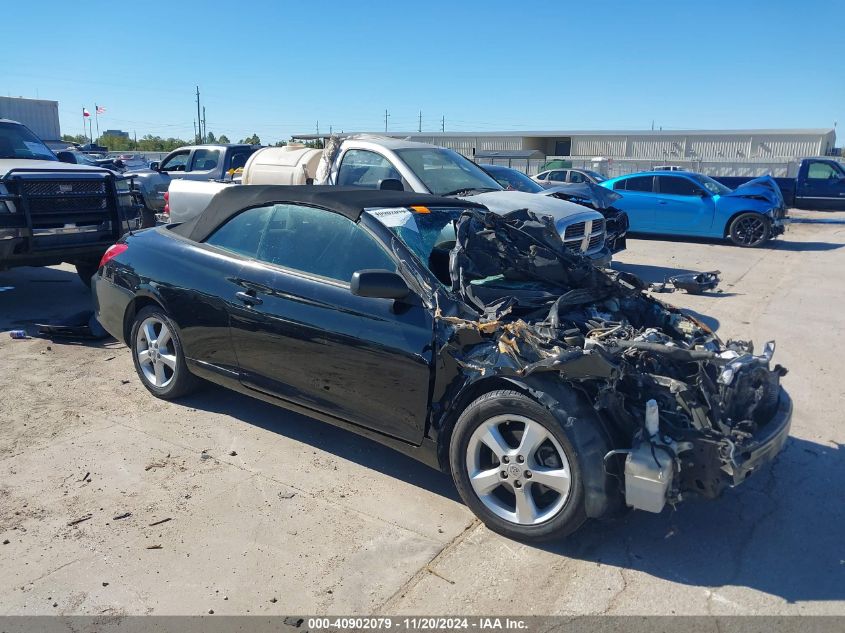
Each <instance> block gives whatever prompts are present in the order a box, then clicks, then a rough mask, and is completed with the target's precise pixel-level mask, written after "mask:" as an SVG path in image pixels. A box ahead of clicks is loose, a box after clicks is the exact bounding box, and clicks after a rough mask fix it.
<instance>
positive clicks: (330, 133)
mask: <svg viewBox="0 0 845 633" xmlns="http://www.w3.org/2000/svg"><path fill="white" fill-rule="evenodd" d="M833 127H836V126H835V125H834V126H833ZM331 135H332V126H331V125H330V126H329V136H331Z"/></svg>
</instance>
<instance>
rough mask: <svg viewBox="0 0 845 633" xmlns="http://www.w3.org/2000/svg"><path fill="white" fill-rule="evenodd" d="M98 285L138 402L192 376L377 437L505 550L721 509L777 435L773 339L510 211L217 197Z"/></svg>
mask: <svg viewBox="0 0 845 633" xmlns="http://www.w3.org/2000/svg"><path fill="white" fill-rule="evenodd" d="M93 282H94V283H93V286H94V291H95V299H96V308H97V317H98V318H99V320H100V322H101V323H102V324H103V325H104V326H105V328H106V329H107V330H108V331H109V332H111V333H112V334H113V335H114V336H116V337H117V338H119V339H122V340H124V341H126V343H127V345H128V346H129V347H130V349H131V352H132V356H133V359H134V362H135V367H136V369H137V371H138V375H139V377H140V379H141V381H142V382H143V384H144V386H145V387H146V388H147V389H149V390H150V391H151V392H152V393H153V394H155V395H156V396H158V397H160V398H176V397H178V396H180V395H182V394H185V393H187V392H188V391H189V390H190V389H192V388H193V387H195V386H196V385H197V383H198V382H199V381H198V379H199V378H204V379H206V380H207V381H210V382H213V383H218V384H220V385H224V386H226V387H229V388H232V389H235V390H237V391H240V392H243V393H246V394H249V395H252V396H255V397H258V398H262V399H264V400H267V401H269V402H273V403H276V404H279V405H281V406H283V407H287V408H289V409H292V410H295V411H298V412H301V413H304V414H306V415H309V416H312V417H315V418H318V419H320V420H324V421H327V422H330V423H332V424H336V425H339V426H342V427H345V428H347V429H350V430H353V431H355V432H357V433H361V434H363V435H366V436H368V437H371V438H374V439H376V440H378V441H379V442H382V443H384V444H387V445H388V446H391V447H393V448H396V449H398V450H400V451H403V452H405V453H408V454H410V455H412V456H414V457H416V458H418V459H420V460H422V461H424V462H426V463H428V464H430V465H432V466H434V467H437V468H442V469H444V470H446V471H449V472H451V474H452V476H453V478H454V481H455V484H456V486H457V488H458V491H459V492H460V494H461V496H462V498H463V499H464V501H465V502H466V504H467V505H468V506H469V507H470V508H471V509H472V510H473V511H474V512H475V513H476V514H477V515H478V516H479V517H480V518H481V519H482V520H483V521H484V522H485V523H486V524H487V525H488V526H489V527H490V528H492V529H494V530H496V531H498V532H501V533H503V534H506V535H509V536H512V537H515V538H521V539H541V538H549V537H554V536H561V535H564V534H567V533H569V532H571V531H573V530H574V529H576V528H577V527H578V526H579V525H581V524H582V523H583V522H584V520H585V519H586V518H588V517H602V516H608V515H612V514H614V513H616V512H618V511H620V510H623V509H624V508H625V506H626V505H628V506H631V507H635V508H641V509H645V510H649V511H652V512H659V511H660V510H661V509H662V508H663V506H664V504H665V503H667V502H669V503H675V502H677V501H679V500H681V499H682V498H683V497H685V496H687V495H688V494H691V493H697V494H701V495H705V496H709V497H714V496H717V495H718V494H719V493H720V492H721V491H722V490H723V489H724V488H725V487H727V486H732V485H736V484H739V483H741V482H742V481H743V480H744V479H745V478H746V477H747V476H748V475H749V474H750V473H752V472H753V471H755V470H757V469H758V468H759V467H760V466H761V465H762V464H764V463H765V462H767V461H768V460H770V459H772V458H773V457H774V455H776V454H777V453H778V452H779V450H780V449H781V447H782V446H783V444H784V442H785V441H786V438H787V435H788V431H789V423H790V418H791V403H790V399H789V397H788V396H787V395H786V393H785V392H784V391H783V389H782V388H781V387H780V384H779V383H780V377H781V376H782V375H783V374H784V373H785V370H784V369H783V368H781V367H780V366H774V367H772V366H770V365H771V363H770V361H771V357H772V353H773V345H772V344H768V345H767V346H766V347H765V349H764V350H763V352H762V354H755V353H754V350H753V347H752V345H751V344H750V343H748V342H742V341H733V342H728V343H727V344H725V343H723V342H722V341H720V340H719V339H718V338H717V337H716V335H715V334H714V333H713V332H712V331H710V330H709V329H708V328H707V327H706V326H705V325H703V324H701V323H700V322H698V321H696V320H694V319H692V318H691V317H687V316H684V315H683V314H681V313H680V312H679V311H677V310H675V309H674V308H671V307H669V306H666V305H664V304H662V303H660V302H658V301H657V300H655V299H654V298H652V297H650V296H648V295H647V294H645V293H644V292H643V286H642V283H641V282H640V281H639V280H638V279H637V278H636V277H634V276H632V275H628V274H624V273H618V272H613V271H609V270H600V269H598V268H595V267H593V266H592V265H591V264H590V263H589V261H587V260H585V259H583V258H582V257H581V256H580V255H576V254H572V253H570V252H569V251H567V249H566V248H565V247H564V245H563V243H562V242H561V240H560V237H559V236H558V234H557V232H556V231H555V229H554V226H553V225H552V223H551V220H550V219H548V218H545V217H537V216H535V215H534V214H532V213H530V212H528V211H525V210H523V211H514V212H513V213H510V214H508V215H505V216H501V215H496V214H494V213H490V212H488V211H487V210H486V209H485V208H484V207H481V206H478V205H476V204H473V203H471V202H465V201H461V200H456V199H454V198H436V197H431V196H424V195H419V194H412V193H405V192H388V191H372V190H361V189H344V188H337V187H328V188H322V187H313V186H311V187H279V186H240V187H232V188H230V189H227V190H225V191H223V192H221V193H220V194H218V195H217V196H216V197H215V199H214V200H213V201H212V203H211V204H210V206H209V207H208V209H207V210H206V211H205V212H203V214H201V215H200V216H198V217H197V218H195V219H193V220H191V221H189V222H186V223H184V224H179V225H168V226H162V227H158V228H155V229H149V230H146V231H140V232H137V233H135V234H134V235H129V236H126V237H124V238H123V239H122V240H121V241H120V242H119V243H118V244H115V245H114V246H113V247H111V249H110V250H109V251H108V252H107V253H106V255H105V256H104V257H103V261H102V263H101V266H100V269H99V271H98V272H97V274H96V275H95V276H94V279H93Z"/></svg>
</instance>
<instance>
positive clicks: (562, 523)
mask: <svg viewBox="0 0 845 633" xmlns="http://www.w3.org/2000/svg"><path fill="white" fill-rule="evenodd" d="M570 413H574V412H570ZM569 419H571V418H569ZM579 459H580V457H579V451H577V450H576V448H575V445H574V443H573V441H572V439H571V438H570V436H569V435H568V433H567V431H566V430H565V429H564V427H563V426H562V425H561V423H560V422H559V421H558V419H557V418H556V417H555V416H554V415H552V413H551V412H550V411H549V410H548V409H547V408H546V407H544V406H542V405H541V404H539V403H537V402H536V401H534V400H532V399H531V398H529V397H527V396H525V395H523V394H521V393H519V392H516V391H508V390H503V391H492V392H490V393H486V394H484V395H482V396H481V397H479V398H478V399H477V400H475V401H474V402H472V404H470V405H469V406H468V407H467V408H466V409H465V410H464V412H463V413H462V414H461V416H460V417H459V418H458V421H457V423H456V424H455V428H454V431H453V433H452V438H451V442H450V445H449V464H450V467H451V471H452V477H453V479H454V481H455V486H456V487H457V489H458V493H459V494H460V495H461V498H462V499H463V501H464V503H466V505H467V506H468V507H469V508H470V509H471V510H472V511H473V512H474V513H475V515H476V516H477V517H478V518H479V519H481V520H482V521H483V522H484V523H485V525H487V527H488V528H490V529H491V530H493V531H494V532H498V533H499V534H502V535H504V536H507V537H509V538H513V539H517V540H522V541H542V540H548V539H552V538H561V537H564V536H567V535H568V534H571V533H572V532H574V531H575V530H577V529H578V528H579V527H580V526H581V525H582V524H583V523H584V521H586V519H587V514H586V510H585V501H584V499H585V495H584V483H583V479H582V475H581V470H582V466H581V464H580V462H579Z"/></svg>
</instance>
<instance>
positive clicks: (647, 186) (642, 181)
mask: <svg viewBox="0 0 845 633" xmlns="http://www.w3.org/2000/svg"><path fill="white" fill-rule="evenodd" d="M653 181H654V177H653V176H634V177H633V178H628V179H626V180H625V190H626V191H648V192H651V190H652V183H653Z"/></svg>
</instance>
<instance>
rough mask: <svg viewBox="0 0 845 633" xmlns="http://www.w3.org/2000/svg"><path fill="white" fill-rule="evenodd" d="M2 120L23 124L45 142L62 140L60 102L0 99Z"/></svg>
mask: <svg viewBox="0 0 845 633" xmlns="http://www.w3.org/2000/svg"><path fill="white" fill-rule="evenodd" d="M81 114H82V112H81V110H80V115H81ZM0 119H11V120H12V121H17V122H18V123H23V124H24V125H25V126H27V127H28V128H29V129H30V130H32V131H33V132H34V133H35V135H36V136H37V137H38V138H40V139H42V140H45V141H57V140H59V139H60V138H62V133H61V130H60V129H59V102H58V101H49V100H47V99H24V98H23V97H0Z"/></svg>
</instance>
